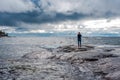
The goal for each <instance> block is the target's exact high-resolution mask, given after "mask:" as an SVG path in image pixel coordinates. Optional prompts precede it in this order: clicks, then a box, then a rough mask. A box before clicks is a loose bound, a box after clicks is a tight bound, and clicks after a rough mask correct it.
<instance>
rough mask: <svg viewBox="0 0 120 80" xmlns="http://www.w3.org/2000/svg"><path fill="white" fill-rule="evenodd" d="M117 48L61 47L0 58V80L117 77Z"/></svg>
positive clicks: (119, 73) (119, 74) (106, 79)
mask: <svg viewBox="0 0 120 80" xmlns="http://www.w3.org/2000/svg"><path fill="white" fill-rule="evenodd" d="M119 56H120V48H112V47H95V46H86V45H84V46H82V48H77V47H76V46H74V45H69V46H61V47H58V48H57V49H52V50H50V51H49V49H47V50H45V49H42V50H41V51H40V52H32V53H28V54H25V55H24V56H23V57H22V58H21V59H17V60H6V61H2V60H0V65H1V66H0V80H120V57H119Z"/></svg>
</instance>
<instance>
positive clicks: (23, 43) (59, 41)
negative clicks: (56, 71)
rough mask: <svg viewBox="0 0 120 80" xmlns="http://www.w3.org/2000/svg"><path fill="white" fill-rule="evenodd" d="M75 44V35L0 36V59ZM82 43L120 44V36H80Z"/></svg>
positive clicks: (18, 56)
mask: <svg viewBox="0 0 120 80" xmlns="http://www.w3.org/2000/svg"><path fill="white" fill-rule="evenodd" d="M63 45H76V46H77V38H76V36H56V37H55V36H49V37H48V36H46V37H44V36H34V37H33V36H32V37H31V36H24V37H23V36H21V37H20V36H19V37H4V38H0V59H11V58H20V57H22V56H23V55H24V54H27V53H32V52H36V51H37V52H38V51H41V49H42V48H43V49H48V48H57V47H59V46H63ZM82 45H98V46H99V45H102V46H106V45H108V46H120V37H84V36H83V37H82Z"/></svg>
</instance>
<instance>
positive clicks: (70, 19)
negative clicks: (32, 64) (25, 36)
mask: <svg viewBox="0 0 120 80" xmlns="http://www.w3.org/2000/svg"><path fill="white" fill-rule="evenodd" d="M119 4H120V0H0V29H1V30H4V31H6V32H8V33H44V32H50V33H52V32H58V31H72V30H74V31H79V30H81V31H82V32H83V33H86V32H87V33H91V32H95V31H96V32H98V31H100V32H102V33H104V32H108V33H115V34H120V32H119V31H120V10H119V8H120V5H119ZM89 30H90V31H89Z"/></svg>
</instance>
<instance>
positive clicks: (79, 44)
mask: <svg viewBox="0 0 120 80" xmlns="http://www.w3.org/2000/svg"><path fill="white" fill-rule="evenodd" d="M79 47H80V41H79V40H78V48H79Z"/></svg>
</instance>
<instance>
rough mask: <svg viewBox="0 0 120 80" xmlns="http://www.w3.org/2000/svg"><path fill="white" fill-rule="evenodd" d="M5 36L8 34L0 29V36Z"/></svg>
mask: <svg viewBox="0 0 120 80" xmlns="http://www.w3.org/2000/svg"><path fill="white" fill-rule="evenodd" d="M5 36H8V34H7V33H5V32H3V31H2V30H0V37H5Z"/></svg>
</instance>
